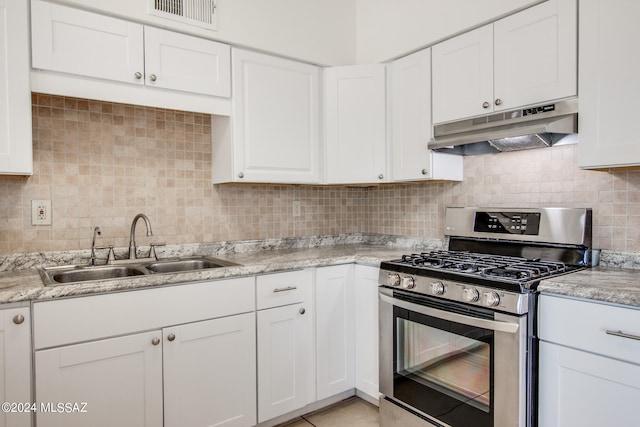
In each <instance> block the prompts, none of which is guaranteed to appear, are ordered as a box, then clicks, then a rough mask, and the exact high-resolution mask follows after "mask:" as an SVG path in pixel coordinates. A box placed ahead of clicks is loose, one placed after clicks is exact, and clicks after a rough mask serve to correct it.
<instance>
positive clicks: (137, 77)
mask: <svg viewBox="0 0 640 427" xmlns="http://www.w3.org/2000/svg"><path fill="white" fill-rule="evenodd" d="M133 76H134V77H135V78H136V79H138V80H140V79H141V78H142V73H141V72H140V71H136V73H135V74H134V75H133Z"/></svg>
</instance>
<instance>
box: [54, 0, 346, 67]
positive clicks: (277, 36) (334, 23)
mask: <svg viewBox="0 0 640 427" xmlns="http://www.w3.org/2000/svg"><path fill="white" fill-rule="evenodd" d="M54 1H57V2H59V3H67V4H70V5H74V6H78V7H82V8H86V9H89V10H95V11H102V12H108V13H109V14H112V15H115V16H119V17H127V18H129V19H133V20H137V21H141V22H143V23H150V24H153V25H156V26H171V27H172V28H174V29H179V30H180V31H185V32H189V33H193V34H197V35H200V36H203V37H207V38H212V39H215V40H219V41H223V42H227V43H231V44H234V45H239V46H245V47H251V48H254V49H258V50H264V51H267V52H270V53H275V54H278V55H282V56H287V57H291V58H296V59H301V60H304V61H308V62H311V63H315V64H320V65H344V64H352V63H353V62H354V59H355V57H356V54H355V43H356V33H355V0H322V1H318V0H218V3H217V4H218V10H219V11H220V15H219V18H218V19H219V20H218V31H216V32H214V31H210V30H203V29H199V28H196V27H192V26H188V25H183V24H180V23H176V22H175V21H171V20H167V19H163V18H158V17H155V16H150V15H148V14H147V1H148V0H107V1H105V0H54Z"/></svg>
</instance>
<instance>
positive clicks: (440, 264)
mask: <svg viewBox="0 0 640 427" xmlns="http://www.w3.org/2000/svg"><path fill="white" fill-rule="evenodd" d="M395 265H398V266H406V267H411V268H412V269H413V270H412V271H413V272H414V274H417V275H429V274H430V273H432V272H448V273H451V274H452V275H460V276H463V277H475V278H482V279H483V280H486V281H489V282H490V281H494V280H497V281H500V282H505V283H514V284H516V285H518V286H520V285H524V284H527V283H529V282H532V281H537V280H540V279H542V278H545V277H552V276H555V275H559V274H564V273H567V272H569V271H572V270H574V269H575V268H574V267H571V266H567V265H565V264H564V263H562V262H554V261H544V260H538V259H536V260H529V259H526V258H520V257H512V256H503V255H493V254H482V253H473V252H466V251H434V252H422V253H419V254H411V255H403V256H402V258H401V259H397V260H392V261H388V262H386V263H385V267H384V268H386V269H387V270H393V268H394V267H393V266H395Z"/></svg>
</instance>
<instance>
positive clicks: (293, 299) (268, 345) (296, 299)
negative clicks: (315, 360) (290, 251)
mask: <svg viewBox="0 0 640 427" xmlns="http://www.w3.org/2000/svg"><path fill="white" fill-rule="evenodd" d="M312 280H313V277H312V270H302V271H291V272H284V273H276V274H268V275H264V276H258V278H257V295H258V301H257V307H258V312H257V331H258V422H263V421H267V420H270V419H272V418H275V417H278V416H280V415H284V414H286V413H288V412H292V411H295V410H296V409H300V408H302V407H304V406H305V405H306V404H307V403H308V401H309V396H308V389H309V382H312V381H313V379H314V376H311V377H310V376H309V372H310V371H311V370H312V369H313V365H312V364H310V363H309V357H308V356H309V353H310V352H313V335H312V334H309V329H310V327H311V325H312V311H313V310H312V307H311V304H309V303H308V296H309V289H310V288H311V282H312Z"/></svg>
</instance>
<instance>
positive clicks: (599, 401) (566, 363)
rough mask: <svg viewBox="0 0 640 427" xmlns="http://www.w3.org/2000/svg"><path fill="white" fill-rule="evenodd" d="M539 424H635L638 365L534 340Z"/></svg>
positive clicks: (615, 426)
mask: <svg viewBox="0 0 640 427" xmlns="http://www.w3.org/2000/svg"><path fill="white" fill-rule="evenodd" d="M539 375H540V377H539V380H540V384H539V389H540V390H539V425H541V426H545V427H564V426H580V427H600V426H611V427H626V426H631V425H637V423H638V414H637V405H638V402H639V401H640V366H638V365H635V364H632V363H627V362H622V361H619V360H616V359H610V358H607V357H603V356H599V355H596V354H592V353H587V352H583V351H579V350H575V349H572V348H568V347H563V346H559V345H555V344H551V343H547V342H541V343H540V370H539Z"/></svg>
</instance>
